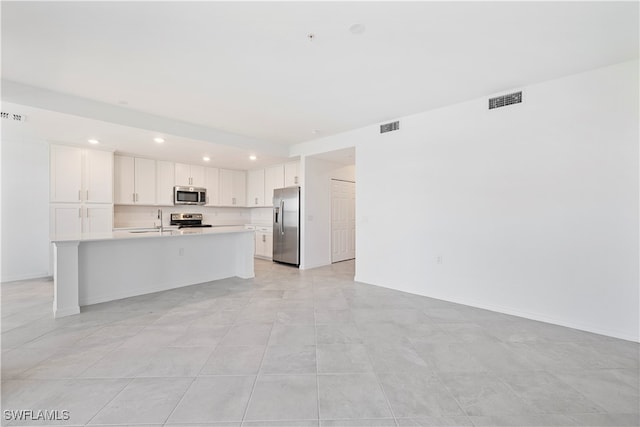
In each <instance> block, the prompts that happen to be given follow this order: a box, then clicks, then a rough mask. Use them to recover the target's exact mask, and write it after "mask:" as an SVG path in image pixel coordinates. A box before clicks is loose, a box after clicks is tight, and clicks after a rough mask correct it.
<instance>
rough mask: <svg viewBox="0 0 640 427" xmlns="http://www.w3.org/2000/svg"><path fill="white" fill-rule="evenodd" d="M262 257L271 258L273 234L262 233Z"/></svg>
mask: <svg viewBox="0 0 640 427" xmlns="http://www.w3.org/2000/svg"><path fill="white" fill-rule="evenodd" d="M264 256H265V257H266V258H273V233H264Z"/></svg>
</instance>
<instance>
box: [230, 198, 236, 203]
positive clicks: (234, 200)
mask: <svg viewBox="0 0 640 427" xmlns="http://www.w3.org/2000/svg"><path fill="white" fill-rule="evenodd" d="M231 204H232V205H235V204H236V198H235V197H233V198H232V199H231Z"/></svg>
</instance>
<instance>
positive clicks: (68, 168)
mask: <svg viewBox="0 0 640 427" xmlns="http://www.w3.org/2000/svg"><path fill="white" fill-rule="evenodd" d="M50 161H51V171H50V174H51V179H50V186H51V189H50V199H51V201H52V202H76V203H77V202H80V201H81V200H82V196H81V195H80V192H81V191H82V150H81V149H79V148H75V147H66V146H63V145H52V146H51V151H50ZM16 178H17V177H16Z"/></svg>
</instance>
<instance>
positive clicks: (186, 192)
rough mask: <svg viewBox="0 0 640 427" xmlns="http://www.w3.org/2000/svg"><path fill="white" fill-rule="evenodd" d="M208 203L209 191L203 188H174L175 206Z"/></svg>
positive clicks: (177, 186)
mask: <svg viewBox="0 0 640 427" xmlns="http://www.w3.org/2000/svg"><path fill="white" fill-rule="evenodd" d="M206 203H207V189H206V188H202V187H182V186H179V185H176V186H175V187H173V204H174V205H204V204H206Z"/></svg>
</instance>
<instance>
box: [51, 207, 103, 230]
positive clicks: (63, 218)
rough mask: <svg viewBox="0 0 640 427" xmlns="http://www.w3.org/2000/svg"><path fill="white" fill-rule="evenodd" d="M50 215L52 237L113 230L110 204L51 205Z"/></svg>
mask: <svg viewBox="0 0 640 427" xmlns="http://www.w3.org/2000/svg"><path fill="white" fill-rule="evenodd" d="M50 215H51V219H50V221H51V230H50V233H51V235H52V236H66V235H76V234H79V233H109V232H111V230H112V229H113V205H112V204H110V203H92V204H80V203H52V204H51V207H50Z"/></svg>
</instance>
